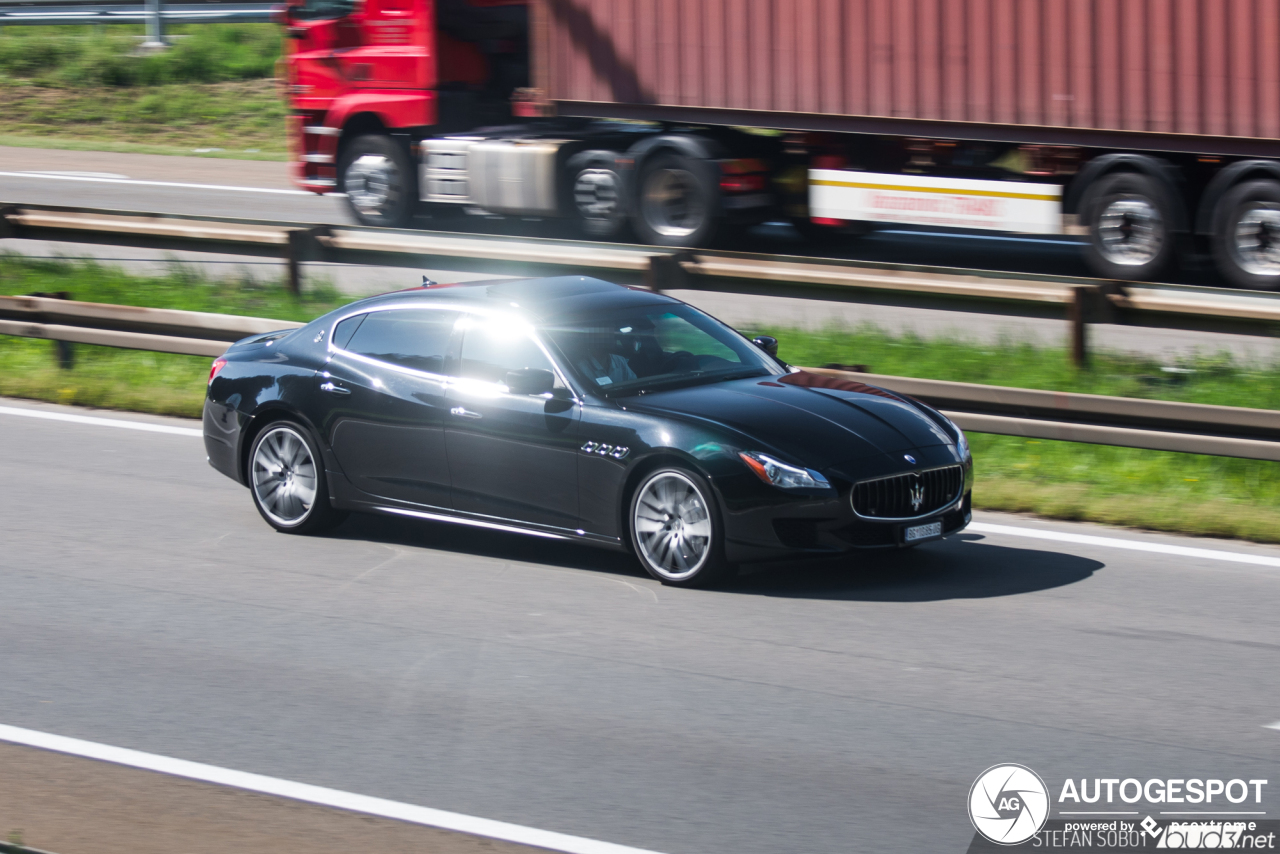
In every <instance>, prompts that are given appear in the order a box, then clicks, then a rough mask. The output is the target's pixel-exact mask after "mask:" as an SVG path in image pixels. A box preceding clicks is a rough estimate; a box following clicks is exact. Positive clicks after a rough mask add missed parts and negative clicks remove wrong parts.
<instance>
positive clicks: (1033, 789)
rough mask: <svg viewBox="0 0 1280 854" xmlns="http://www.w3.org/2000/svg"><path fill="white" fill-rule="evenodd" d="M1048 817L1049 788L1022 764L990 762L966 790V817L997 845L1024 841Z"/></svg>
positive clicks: (975, 827)
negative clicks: (967, 807)
mask: <svg viewBox="0 0 1280 854" xmlns="http://www.w3.org/2000/svg"><path fill="white" fill-rule="evenodd" d="M1048 818H1049V790H1048V789H1047V788H1045V785H1044V780H1041V779H1040V775H1039V774H1037V773H1036V772H1034V771H1032V770H1031V769H1030V768H1028V767H1026V766H1025V765H1013V764H1008V765H993V766H991V767H990V768H988V769H987V770H986V771H983V772H982V773H981V774H980V775H979V776H978V779H976V780H974V781H973V788H972V789H970V790H969V820H970V821H972V822H973V827H974V829H975V830H977V831H978V832H979V833H981V834H982V835H983V836H985V837H986V838H987V839H990V840H991V841H992V842H995V843H996V844H998V845H1017V844H1019V843H1021V842H1026V841H1027V840H1028V839H1030V838H1031V837H1033V836H1035V835H1036V834H1037V833H1039V832H1040V829H1041V828H1042V827H1044V823H1045V821H1046V820H1047V819H1048Z"/></svg>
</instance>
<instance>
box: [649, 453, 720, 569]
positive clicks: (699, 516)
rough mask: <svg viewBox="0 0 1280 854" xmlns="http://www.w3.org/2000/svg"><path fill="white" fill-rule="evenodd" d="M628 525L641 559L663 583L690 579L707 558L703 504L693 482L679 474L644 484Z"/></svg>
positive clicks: (707, 519) (708, 524)
mask: <svg viewBox="0 0 1280 854" xmlns="http://www.w3.org/2000/svg"><path fill="white" fill-rule="evenodd" d="M632 524H633V525H634V526H635V533H636V543H637V545H638V546H639V547H640V551H641V557H642V558H643V559H644V561H645V563H647V564H648V565H649V567H650V568H651V569H652V570H653V572H655V573H656V574H657V575H659V576H660V577H661V578H663V579H665V580H668V581H683V580H685V579H688V578H691V577H692V576H694V575H695V574H697V572H698V571H699V570H701V569H702V568H703V566H704V565H705V564H706V563H707V561H708V559H709V558H710V557H711V533H712V531H711V514H710V509H709V508H708V507H707V501H706V499H705V498H704V497H703V495H702V492H701V491H700V490H699V489H698V487H697V486H696V485H694V483H693V481H692V480H690V479H689V478H688V477H686V476H685V475H683V474H680V473H679V472H674V471H664V472H660V473H658V474H657V475H655V476H653V477H652V478H650V479H649V480H648V481H646V482H645V484H644V485H643V486H642V487H641V489H640V495H639V497H638V498H637V500H636V503H635V518H634V519H633V520H632Z"/></svg>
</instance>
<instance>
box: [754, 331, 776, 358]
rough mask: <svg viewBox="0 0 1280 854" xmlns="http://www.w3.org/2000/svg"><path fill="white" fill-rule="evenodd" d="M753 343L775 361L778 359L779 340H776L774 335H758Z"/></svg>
mask: <svg viewBox="0 0 1280 854" xmlns="http://www.w3.org/2000/svg"><path fill="white" fill-rule="evenodd" d="M751 343H752V344H755V345H756V346H757V347H759V348H760V349H761V350H763V351H765V352H766V353H768V354H769V355H770V356H773V357H774V358H775V359H776V358H778V339H777V338H774V337H773V336H772V335H757V336H756V337H755V338H752V339H751Z"/></svg>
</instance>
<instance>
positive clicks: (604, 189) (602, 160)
mask: <svg viewBox="0 0 1280 854" xmlns="http://www.w3.org/2000/svg"><path fill="white" fill-rule="evenodd" d="M616 159H617V155H615V154H613V153H612V152H583V154H581V155H577V156H574V157H572V158H570V160H569V164H568V170H567V175H568V182H569V186H568V195H569V208H570V210H572V211H573V221H574V223H575V224H576V225H577V229H578V232H579V233H580V234H582V235H583V236H584V237H587V238H589V239H592V240H625V239H626V238H625V236H624V232H625V231H626V229H627V195H626V185H625V183H624V181H623V178H622V175H621V174H620V173H619V172H618V167H617V163H616Z"/></svg>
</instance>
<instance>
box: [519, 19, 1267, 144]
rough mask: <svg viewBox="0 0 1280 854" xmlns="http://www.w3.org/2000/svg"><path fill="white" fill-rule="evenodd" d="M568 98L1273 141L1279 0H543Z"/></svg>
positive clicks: (1116, 138) (935, 128) (543, 54)
mask: <svg viewBox="0 0 1280 854" xmlns="http://www.w3.org/2000/svg"><path fill="white" fill-rule="evenodd" d="M535 16H536V17H535V36H534V40H535V57H536V58H535V67H534V77H535V80H534V82H535V85H537V86H538V88H540V89H541V90H542V92H543V97H545V98H546V100H547V101H549V102H551V104H552V105H553V106H554V108H555V109H556V111H557V112H559V113H560V114H562V115H578V116H605V117H632V118H638V119H658V120H669V121H687V122H706V123H715V124H740V125H750V126H757V127H772V128H784V129H797V130H818V131H824V130H825V131H850V132H865V133H885V134H898V135H919V136H946V137H951V138H959V139H965V138H969V139H990V140H1008V141H1015V140H1016V141H1023V142H1043V143H1062V144H1076V145H1102V146H1108V145H1110V146H1114V145H1133V146H1143V147H1146V148H1159V149H1165V150H1183V151H1198V152H1213V151H1222V152H1223V153H1238V154H1245V153H1249V154H1269V155H1275V154H1277V153H1280V150H1278V149H1277V147H1276V145H1275V144H1274V142H1273V141H1274V140H1276V139H1277V138H1280V0H536V3H535Z"/></svg>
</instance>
